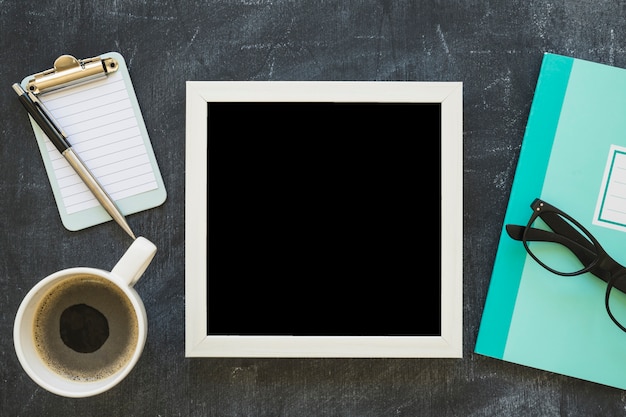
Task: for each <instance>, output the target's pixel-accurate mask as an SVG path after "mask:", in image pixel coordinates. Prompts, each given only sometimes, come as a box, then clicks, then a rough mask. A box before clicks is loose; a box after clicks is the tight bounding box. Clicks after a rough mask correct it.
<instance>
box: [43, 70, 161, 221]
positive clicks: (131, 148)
mask: <svg viewBox="0 0 626 417" xmlns="http://www.w3.org/2000/svg"><path fill="white" fill-rule="evenodd" d="M41 101H42V102H43V103H44V104H45V106H46V107H47V108H48V110H49V111H50V113H51V114H52V115H53V116H54V118H55V119H56V120H57V122H58V123H59V125H60V126H62V129H63V130H64V131H65V133H66V134H67V135H68V141H69V142H70V144H71V145H72V148H73V149H74V151H75V152H76V153H77V154H78V155H79V156H80V157H81V159H82V160H83V162H84V163H85V165H86V166H87V168H89V170H90V171H91V172H92V173H93V174H94V176H95V177H96V178H98V180H99V181H100V183H101V184H102V186H103V187H104V189H105V190H106V191H107V193H109V195H110V196H111V198H113V199H114V200H120V199H122V198H125V197H129V196H132V195H136V194H139V193H143V192H146V191H150V190H154V189H156V188H157V186H158V185H157V182H156V178H155V176H154V172H153V171H152V165H151V164H150V160H149V158H148V155H147V152H146V147H145V144H144V141H143V138H142V136H141V132H140V131H139V127H138V125H137V119H136V118H135V113H134V111H133V108H132V104H131V101H130V99H129V97H128V92H127V90H126V87H125V85H124V80H123V79H122V75H121V74H120V73H114V74H112V75H110V76H108V77H106V78H102V79H100V80H98V81H92V82H91V83H87V84H82V85H79V86H76V87H71V88H66V89H61V90H57V91H55V92H52V93H47V94H45V95H42V96H41ZM46 147H47V149H48V152H49V155H50V160H51V161H52V166H53V168H54V172H55V174H56V177H57V180H58V183H59V188H60V191H61V195H62V197H63V204H64V205H65V209H66V210H67V213H69V214H71V213H75V212H78V211H81V210H85V209H88V208H91V207H95V206H98V205H99V204H100V203H98V200H96V198H95V197H94V196H93V194H92V193H91V191H90V190H89V189H88V188H87V186H86V185H85V184H84V183H83V181H82V180H81V179H80V177H79V176H78V175H77V174H76V172H75V171H74V169H73V168H72V167H71V166H70V165H69V164H68V163H67V161H66V160H65V158H64V157H63V156H62V155H61V154H60V153H59V151H58V150H57V149H56V148H55V146H54V145H53V144H52V142H50V141H49V140H48V138H46Z"/></svg>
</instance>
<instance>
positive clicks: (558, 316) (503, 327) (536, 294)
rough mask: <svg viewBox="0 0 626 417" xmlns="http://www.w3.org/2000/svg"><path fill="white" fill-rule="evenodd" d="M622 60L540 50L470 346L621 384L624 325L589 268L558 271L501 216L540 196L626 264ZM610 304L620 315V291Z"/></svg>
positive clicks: (520, 211) (625, 384) (522, 218)
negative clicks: (509, 229)
mask: <svg viewBox="0 0 626 417" xmlns="http://www.w3.org/2000/svg"><path fill="white" fill-rule="evenodd" d="M625 155H626V69H622V68H617V67H613V66H609V65H604V64H599V63H594V62H590V61H585V60H582V59H577V58H572V57H567V56H562V55H556V54H549V53H546V54H544V56H543V60H542V64H541V69H540V72H539V77H538V79H537V85H536V88H535V94H534V98H533V102H532V105H531V109H530V112H529V116H528V121H527V126H526V132H525V135H524V138H523V141H522V147H521V150H520V155H519V159H518V163H517V168H516V172H515V177H514V180H513V185H512V188H511V194H510V197H509V202H508V206H507V210H506V214H505V218H504V222H503V225H502V231H501V236H500V241H499V245H498V250H497V253H496V258H495V262H494V266H493V271H492V276H491V281H490V284H489V290H488V293H487V299H486V302H485V306H484V310H483V315H482V319H481V323H480V328H479V332H478V337H477V341H476V346H475V352H476V353H478V354H482V355H485V356H490V357H493V358H497V359H501V360H505V361H509V362H512V363H517V364H520V365H525V366H529V367H533V368H537V369H542V370H545V371H549V372H554V373H558V374H563V375H568V376H571V377H575V378H579V379H583V380H588V381H592V382H596V383H600V384H604V385H608V386H613V387H617V388H621V389H626V354H625V353H626V332H624V331H622V330H621V329H620V328H619V327H618V326H616V325H615V324H614V323H613V321H611V319H610V317H609V315H608V313H607V310H606V307H605V293H606V288H607V284H606V282H605V281H603V280H601V279H600V278H598V277H596V276H594V275H592V274H591V273H584V274H582V275H578V276H559V275H556V274H553V273H552V272H550V271H548V270H546V269H544V268H543V267H542V266H540V265H539V264H538V263H537V262H536V261H535V260H534V259H533V258H532V257H530V256H529V255H528V254H527V252H526V249H525V248H524V245H523V243H522V242H520V241H518V240H514V239H512V238H511V237H509V235H508V234H507V233H506V230H505V226H506V225H507V224H515V225H523V226H525V225H526V224H527V223H528V220H529V218H530V216H531V214H532V210H531V208H530V204H531V203H532V202H533V200H535V199H536V198H540V199H542V200H544V201H546V202H548V203H550V204H552V205H553V206H556V207H558V208H559V209H561V210H563V211H564V212H566V213H567V214H569V215H570V216H572V217H573V218H574V219H576V220H577V221H578V222H580V224H582V225H583V226H584V227H585V228H586V229H587V230H588V231H589V232H590V233H591V234H592V235H593V236H594V237H595V238H596V239H597V240H598V242H599V243H600V244H601V245H602V247H603V248H604V250H606V252H607V253H608V254H609V255H610V256H611V257H612V258H613V259H615V260H616V261H617V262H618V263H620V264H621V265H626V250H624V248H626V157H625ZM613 296H615V298H614V301H615V302H612V305H611V308H612V311H613V313H614V314H615V316H616V317H624V318H625V320H624V324H626V294H623V293H621V292H619V291H617V290H615V291H613V294H612V295H611V297H613Z"/></svg>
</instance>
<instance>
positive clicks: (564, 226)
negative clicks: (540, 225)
mask: <svg viewBox="0 0 626 417" xmlns="http://www.w3.org/2000/svg"><path fill="white" fill-rule="evenodd" d="M539 217H541V218H542V219H543V221H544V222H545V223H546V224H547V225H548V226H549V227H550V229H552V230H553V231H554V232H555V233H557V234H560V235H563V236H566V237H568V238H569V239H571V240H573V241H574V242H576V243H578V244H579V245H581V246H584V247H586V248H587V249H589V250H591V251H593V252H594V253H595V250H594V246H593V243H592V242H590V241H588V240H587V239H585V238H584V237H583V236H582V235H581V234H580V233H579V232H578V231H577V230H576V229H575V228H574V227H572V225H571V224H569V223H568V222H566V221H565V220H563V218H562V217H561V216H559V215H558V214H556V213H554V212H551V211H548V212H543V213H541V214H540V215H539ZM570 249H571V248H570Z"/></svg>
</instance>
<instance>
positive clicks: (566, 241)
mask: <svg viewBox="0 0 626 417" xmlns="http://www.w3.org/2000/svg"><path fill="white" fill-rule="evenodd" d="M525 229H526V227H525V226H517V225H514V224H507V225H506V232H507V234H508V235H509V236H510V237H511V238H512V239H515V240H520V241H521V240H524V230H525ZM526 241H530V242H538V241H540V242H554V243H559V244H561V245H563V246H565V247H566V248H568V249H569V250H570V251H572V253H573V254H574V255H576V257H577V258H578V259H579V260H580V262H582V264H583V265H585V266H589V265H591V263H592V262H593V261H594V260H595V259H596V257H597V254H596V253H595V251H593V250H591V249H589V248H588V247H587V246H586V245H581V244H579V243H578V242H577V241H575V240H572V239H570V238H569V237H568V236H563V235H560V234H558V233H554V232H549V231H547V230H542V229H536V228H534V227H529V228H528V231H527V232H526Z"/></svg>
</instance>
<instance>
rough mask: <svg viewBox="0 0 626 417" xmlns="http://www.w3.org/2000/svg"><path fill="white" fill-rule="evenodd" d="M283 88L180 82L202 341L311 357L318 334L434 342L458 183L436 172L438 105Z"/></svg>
mask: <svg viewBox="0 0 626 417" xmlns="http://www.w3.org/2000/svg"><path fill="white" fill-rule="evenodd" d="M287 85H288V86H289V88H288V89H287V88H284V87H286V86H287ZM287 85H286V84H282V83H260V84H259V83H212V82H208V83H204V84H199V86H200V89H202V88H206V90H202V91H201V92H200V93H199V92H198V91H194V90H192V88H193V87H194V83H188V100H192V98H193V97H194V96H196V95H198V94H200V95H202V99H201V100H200V102H199V103H198V105H199V106H204V108H202V109H201V111H200V112H199V113H198V117H201V123H200V124H201V125H202V126H203V129H205V130H203V131H202V130H200V129H199V128H198V129H197V130H193V132H189V134H188V138H187V139H188V144H187V146H188V155H191V158H192V159H194V160H195V159H198V160H200V156H199V153H200V152H204V153H205V155H202V157H201V158H202V161H201V162H200V163H199V167H200V171H195V170H194V172H195V175H196V176H197V175H200V176H202V177H205V180H206V181H203V184H204V183H206V191H201V190H200V189H199V188H196V186H195V185H194V184H195V182H196V181H195V179H194V177H193V176H188V178H189V184H188V186H187V187H188V188H187V190H188V191H187V198H188V200H187V201H188V204H190V205H191V206H193V205H194V204H195V201H197V199H198V198H199V197H200V196H199V195H198V192H202V193H203V195H204V193H206V196H207V204H206V207H202V208H201V209H200V210H199V212H198V213H197V215H198V216H203V218H201V219H199V220H198V219H197V218H196V219H194V224H193V225H192V226H191V227H190V229H191V230H190V232H191V235H190V236H189V237H190V238H191V239H193V238H194V235H195V234H197V233H198V230H199V229H203V230H202V236H203V237H206V241H203V242H202V243H203V244H205V245H206V248H207V250H206V251H205V252H202V253H201V252H199V253H198V255H199V256H201V257H204V259H203V260H202V261H203V262H202V265H205V266H204V268H205V269H204V270H198V273H201V274H202V275H203V276H204V279H205V280H206V282H202V283H201V285H194V286H193V292H194V294H196V291H198V292H199V291H203V292H204V294H202V296H203V297H204V298H203V299H202V300H201V302H200V306H201V307H202V308H201V309H200V310H198V308H197V307H195V309H194V313H193V316H194V317H196V316H197V315H198V314H200V312H201V311H202V312H203V313H204V314H205V315H206V317H204V319H205V321H204V322H203V324H204V327H203V328H202V332H203V335H204V336H206V338H207V342H208V343H209V345H210V344H211V343H212V342H211V341H213V342H215V341H219V340H230V341H234V340H236V341H239V342H240V343H241V344H242V345H246V344H247V343H246V342H249V341H250V340H256V339H250V337H252V338H261V339H263V340H268V341H273V342H274V343H277V342H278V341H279V340H280V337H289V342H290V343H291V342H293V341H294V340H297V341H296V342H295V343H296V344H298V346H300V347H301V348H304V349H305V350H304V351H290V352H289V355H300V356H309V355H311V353H310V349H312V348H311V342H313V341H315V342H319V341H320V340H323V341H324V343H323V344H326V343H329V344H330V345H335V344H337V345H341V344H342V343H345V342H346V341H347V340H349V342H350V343H355V342H357V341H360V342H362V344H365V345H366V344H367V342H368V341H371V340H374V339H371V340H370V339H367V338H377V339H383V340H384V341H385V344H389V345H390V346H393V343H394V342H395V341H396V340H397V341H399V342H401V343H403V342H406V340H407V338H409V340H413V341H417V340H420V338H422V339H423V340H425V341H432V340H433V339H436V340H442V339H446V340H447V336H448V335H444V327H445V326H444V325H443V324H442V321H443V319H444V314H443V313H442V311H443V306H444V304H449V302H448V300H446V297H448V295H444V291H443V288H444V287H445V285H444V280H443V277H444V275H443V274H442V268H441V266H442V265H443V264H444V262H443V258H442V253H443V252H442V230H443V229H444V227H443V223H442V194H443V190H444V189H445V190H447V191H446V192H448V193H449V192H450V191H451V190H456V191H457V192H458V193H457V197H458V196H459V195H460V182H459V183H457V185H459V187H457V188H455V187H453V186H450V185H449V184H448V185H446V186H445V187H444V184H443V182H442V178H443V177H442V173H446V172H447V170H445V169H444V163H443V161H446V165H449V162H448V160H447V159H446V158H442V156H443V154H442V144H443V143H444V142H443V139H442V138H443V136H442V132H443V128H442V126H444V124H443V122H442V121H443V117H444V113H445V112H444V110H443V105H442V101H440V100H439V99H435V98H433V99H432V100H425V99H424V98H423V97H422V96H420V95H419V94H416V91H419V89H417V88H416V87H417V84H412V83H347V84H343V83H339V84H337V83H291V84H289V83H287ZM424 86H425V85H422V86H421V87H424ZM281 87H283V89H282V90H281ZM373 87H374V88H373ZM221 89H223V90H221ZM405 89H406V91H404V90H405ZM342 90H343V92H341V93H340V95H337V91H342ZM251 91H253V93H251ZM220 92H222V93H223V94H224V95H222V94H220ZM203 101H205V102H204V103H202V102H203ZM192 113H193V112H192V111H190V114H189V115H188V117H189V119H188V126H193V125H196V124H198V123H197V121H194V120H192V119H191V114H192ZM194 117H195V116H194ZM452 124H454V123H452ZM447 125H450V123H446V126H447ZM459 132H460V130H459ZM457 133H458V132H457ZM196 135H198V136H202V139H203V140H202V141H198V139H197V137H196ZM459 143H460V142H459ZM198 144H202V146H198ZM424 161H429V163H424ZM447 178H448V182H450V179H452V178H453V177H452V176H448V177H447ZM446 201H447V200H446ZM453 223H454V222H453ZM188 230H189V229H188ZM189 246H192V245H188V247H189ZM449 258H450V257H449ZM452 258H453V256H452ZM448 263H450V262H446V264H448ZM452 263H453V264H454V262H452ZM199 265H200V264H199ZM200 267H202V266H200ZM188 269H189V268H188ZM192 279H193V280H195V278H193V277H192V278H189V277H188V281H190V280H192ZM198 279H200V278H198ZM188 285H189V284H188ZM188 289H189V287H188ZM192 307H193V306H192ZM190 308H191V307H190ZM188 311H189V308H188ZM294 337H295V339H294ZM394 339H395V340H394ZM377 341H378V340H377ZM251 346H252V349H253V350H254V349H257V352H263V350H262V349H263V347H259V345H258V344H254V345H251ZM279 350H280V349H279ZM312 350H313V351H315V348H313V349H312ZM365 351H367V349H365ZM272 352H273V354H276V351H275V350H274V351H272ZM329 352H330V355H331V356H333V355H335V354H337V351H332V348H331V350H330V351H328V352H327V353H329ZM350 354H351V355H354V356H360V355H362V353H360V352H358V351H354V350H353V351H351V353H347V351H342V353H341V355H344V356H345V355H350ZM370 354H371V353H370ZM396 354H397V353H396ZM403 354H404V355H408V356H419V355H420V353H419V351H418V350H414V351H413V352H412V353H407V352H404V353H403ZM313 356H315V355H313ZM374 356H376V355H374ZM378 356H385V354H380V353H379V355H378ZM391 356H393V355H391Z"/></svg>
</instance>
